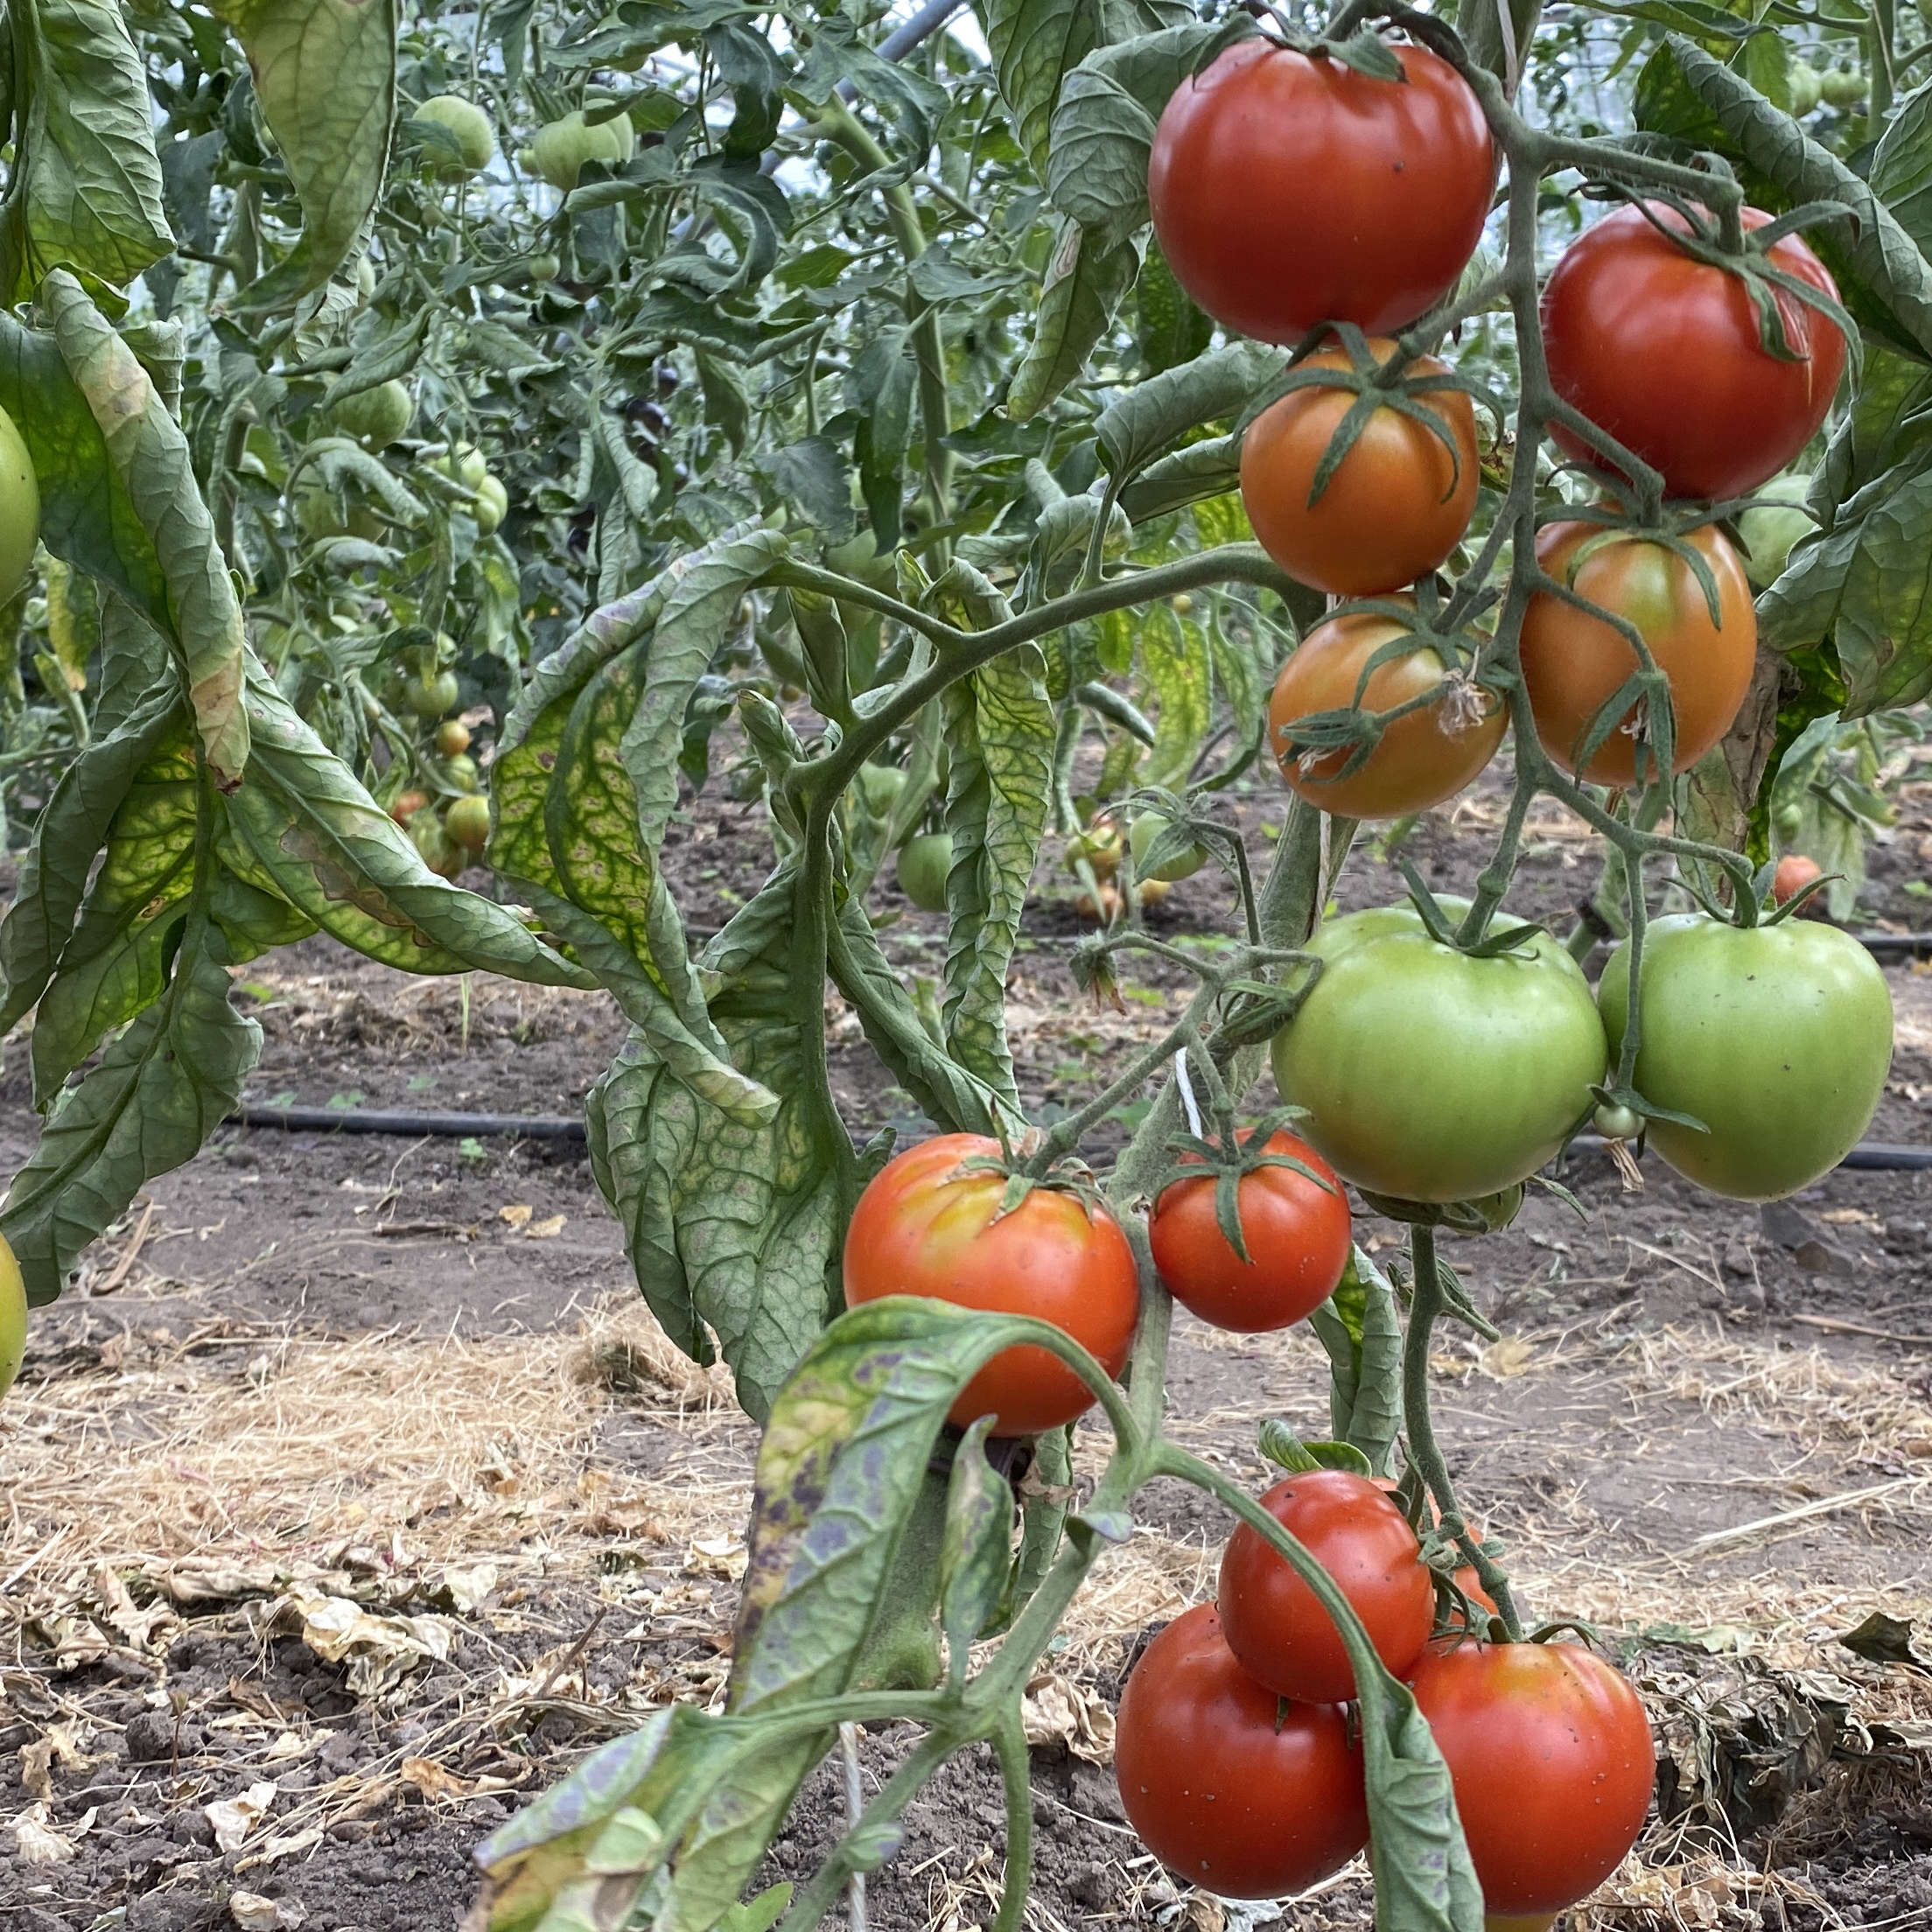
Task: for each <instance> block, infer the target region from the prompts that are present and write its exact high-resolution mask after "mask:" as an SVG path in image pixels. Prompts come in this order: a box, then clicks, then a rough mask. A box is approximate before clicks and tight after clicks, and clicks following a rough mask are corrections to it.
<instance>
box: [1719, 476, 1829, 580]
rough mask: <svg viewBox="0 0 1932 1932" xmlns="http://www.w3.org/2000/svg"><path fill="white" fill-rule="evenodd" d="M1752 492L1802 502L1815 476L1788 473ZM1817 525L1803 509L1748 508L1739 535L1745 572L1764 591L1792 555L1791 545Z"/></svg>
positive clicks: (1791, 501) (1768, 505) (1766, 506)
mask: <svg viewBox="0 0 1932 1932" xmlns="http://www.w3.org/2000/svg"><path fill="white" fill-rule="evenodd" d="M1810 493H1811V479H1810V477H1809V476H1806V475H1804V474H1803V473H1801V472H1797V471H1794V472H1792V473H1791V474H1790V475H1789V476H1775V477H1773V478H1772V479H1771V480H1770V481H1769V482H1768V483H1761V484H1760V485H1759V486H1758V487H1757V488H1756V489H1755V490H1754V492H1753V494H1754V496H1769V497H1775V498H1776V499H1777V500H1778V503H1781V504H1782V503H1803V501H1804V500H1805V498H1806V497H1807V496H1809V495H1810ZM1815 529H1817V524H1816V523H1814V522H1813V521H1811V519H1810V517H1809V516H1807V515H1806V514H1804V512H1803V510H1799V509H1791V510H1786V509H1780V508H1778V507H1775V505H1772V504H1766V505H1764V506H1763V507H1761V508H1758V509H1754V510H1747V511H1746V512H1745V513H1744V514H1743V515H1742V516H1740V518H1739V519H1738V535H1740V536H1741V537H1742V538H1743V539H1744V542H1745V550H1746V555H1745V559H1744V574H1745V575H1746V576H1747V577H1749V578H1750V579H1751V581H1752V583H1753V584H1754V585H1755V586H1756V587H1757V588H1758V589H1759V590H1762V589H1763V588H1764V587H1765V585H1766V584H1770V583H1773V582H1775V580H1776V578H1777V576H1778V573H1779V572H1780V571H1781V570H1783V568H1784V564H1785V559H1786V558H1787V557H1789V556H1790V554H1791V546H1792V545H1793V544H1794V543H1796V542H1797V541H1798V539H1799V538H1800V537H1803V536H1809V535H1810V534H1811V532H1812V531H1813V530H1815Z"/></svg>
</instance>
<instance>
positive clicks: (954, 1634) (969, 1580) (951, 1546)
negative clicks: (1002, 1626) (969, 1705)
mask: <svg viewBox="0 0 1932 1932" xmlns="http://www.w3.org/2000/svg"><path fill="white" fill-rule="evenodd" d="M992 1424H993V1418H991V1416H982V1417H981V1418H979V1420H978V1421H977V1422H976V1423H974V1424H973V1425H972V1426H971V1427H970V1428H969V1429H968V1430H967V1432H966V1435H965V1439H964V1440H963V1442H961V1444H960V1445H959V1447H958V1448H957V1449H956V1451H955V1452H954V1454H953V1473H952V1480H951V1482H950V1484H949V1488H948V1490H947V1495H946V1540H945V1544H944V1545H943V1547H942V1550H941V1551H940V1562H939V1590H940V1621H941V1622H942V1624H943V1625H944V1627H945V1631H946V1646H947V1652H948V1657H949V1664H950V1668H951V1672H952V1679H953V1682H954V1683H955V1684H963V1682H964V1681H965V1677H966V1660H967V1657H968V1655H969V1654H970V1651H971V1649H972V1646H973V1641H974V1639H975V1638H977V1636H978V1635H979V1634H980V1632H981V1631H982V1630H984V1629H985V1628H986V1627H987V1625H988V1624H989V1623H991V1621H992V1619H993V1615H994V1613H995V1612H996V1611H997V1610H998V1607H999V1604H1000V1600H1001V1599H1002V1598H1003V1597H1004V1596H1005V1593H1006V1587H1007V1581H1008V1579H1009V1578H1010V1576H1011V1575H1012V1567H1013V1491H1012V1484H1011V1483H1009V1482H1008V1481H1006V1479H1005V1476H1003V1475H1001V1474H999V1472H998V1470H997V1469H995V1468H994V1467H992V1465H991V1463H990V1462H988V1461H987V1460H986V1433H987V1432H988V1430H990V1429H991V1427H992Z"/></svg>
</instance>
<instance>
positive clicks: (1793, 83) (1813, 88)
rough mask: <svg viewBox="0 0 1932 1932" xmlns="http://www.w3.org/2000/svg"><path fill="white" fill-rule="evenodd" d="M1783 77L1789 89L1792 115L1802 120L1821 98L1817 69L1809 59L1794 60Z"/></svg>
mask: <svg viewBox="0 0 1932 1932" xmlns="http://www.w3.org/2000/svg"><path fill="white" fill-rule="evenodd" d="M1785 78H1786V81H1787V83H1788V84H1789V87H1790V89H1791V113H1792V116H1793V117H1794V118H1795V119H1796V120H1800V121H1802V120H1803V118H1804V117H1805V116H1806V115H1808V114H1810V112H1811V110H1812V109H1814V108H1816V107H1817V104H1818V102H1819V100H1820V99H1821V98H1822V90H1821V88H1820V85H1819V82H1820V78H1821V77H1820V75H1819V73H1818V70H1817V68H1816V67H1814V66H1812V65H1811V64H1810V61H1807V60H1794V61H1793V62H1792V63H1791V66H1790V68H1789V72H1788V73H1787V74H1786V76H1785Z"/></svg>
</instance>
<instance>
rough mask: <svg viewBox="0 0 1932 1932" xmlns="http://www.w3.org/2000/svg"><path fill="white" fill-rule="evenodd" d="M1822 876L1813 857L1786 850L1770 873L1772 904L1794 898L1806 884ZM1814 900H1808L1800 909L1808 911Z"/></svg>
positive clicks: (1822, 871) (1779, 903)
mask: <svg viewBox="0 0 1932 1932" xmlns="http://www.w3.org/2000/svg"><path fill="white" fill-rule="evenodd" d="M1823 878H1824V868H1823V867H1822V866H1821V865H1819V864H1818V862H1817V859H1815V858H1806V857H1805V856H1804V854H1803V852H1787V853H1786V854H1785V855H1784V857H1783V858H1781V859H1780V860H1779V861H1778V869H1777V871H1776V872H1774V873H1772V875H1771V902H1772V904H1773V905H1775V906H1782V905H1785V904H1786V903H1787V902H1788V901H1789V900H1792V899H1795V898H1796V896H1797V894H1798V893H1802V892H1803V890H1804V889H1805V887H1806V886H1810V884H1812V883H1813V882H1814V881H1815V880H1817V879H1823ZM1815 903H1816V900H1807V901H1806V902H1805V904H1804V905H1803V907H1801V908H1800V910H1801V911H1803V912H1810V910H1811V907H1812V906H1813V905H1814V904H1815Z"/></svg>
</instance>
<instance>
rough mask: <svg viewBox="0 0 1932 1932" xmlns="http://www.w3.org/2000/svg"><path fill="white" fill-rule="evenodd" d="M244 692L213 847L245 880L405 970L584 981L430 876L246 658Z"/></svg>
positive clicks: (488, 906)
mask: <svg viewBox="0 0 1932 1932" xmlns="http://www.w3.org/2000/svg"><path fill="white" fill-rule="evenodd" d="M247 692H248V725H249V729H250V730H251V732H252V733H253V736H254V746H255V749H254V755H253V756H252V758H251V759H250V760H249V765H248V778H247V780H246V781H244V782H243V783H242V786H241V787H240V788H237V789H236V790H235V792H234V793H233V794H232V795H230V797H229V798H228V802H227V823H228V835H229V836H228V840H227V841H226V842H225V844H224V846H223V853H222V856H223V858H224V859H225V860H226V861H227V863H228V864H229V865H231V866H232V867H233V869H234V870H235V872H236V873H237V874H238V875H239V876H240V877H241V878H242V879H244V880H246V881H248V883H250V884H252V885H254V886H256V887H257V888H258V889H259V890H262V891H264V892H267V893H270V894H271V895H273V896H278V897H280V898H283V899H285V900H288V901H289V903H290V905H292V906H295V907H299V908H300V909H301V910H302V911H303V912H304V913H305V914H307V915H308V916H309V917H310V918H311V919H312V920H313V921H315V923H316V924H317V925H318V926H319V927H320V928H322V929H323V930H324V931H325V932H327V933H332V934H333V935H334V936H335V937H336V938H337V939H339V940H340V941H341V942H343V944H344V945H346V946H351V947H353V948H354V949H355V950H356V951H358V952H360V953H363V954H366V955H367V956H368V957H369V958H371V959H377V960H381V961H383V962H384V963H387V964H389V965H393V966H400V967H402V968H403V969H404V970H406V971H409V972H412V973H458V972H464V971H466V970H470V969H471V968H480V969H482V970H486V971H488V972H494V973H501V974H502V975H504V977H506V978H509V979H521V980H528V981H530V982H532V983H534V984H537V985H543V986H584V985H589V984H592V982H591V980H590V979H589V977H588V976H587V975H585V974H584V973H583V972H582V971H580V970H577V969H576V968H574V967H571V966H570V965H568V964H567V963H565V962H564V961H563V960H562V959H560V958H559V957H558V956H557V955H556V953H554V952H553V951H551V949H549V947H548V946H546V945H545V944H544V943H543V942H542V941H541V940H540V939H538V938H537V936H536V935H535V934H534V933H532V932H531V931H529V930H528V928H526V927H525V926H524V925H523V924H522V923H521V921H519V920H518V919H517V918H516V917H515V916H514V914H512V913H511V912H510V911H509V910H508V909H507V908H506V907H501V906H499V905H497V904H495V903H494V902H493V900H487V899H482V898H479V896H478V895H477V894H476V893H466V892H465V891H463V890H462V889H461V888H460V887H459V886H451V884H449V883H448V881H447V880H444V879H438V878H437V876H436V874H435V873H433V872H430V869H429V868H428V866H427V865H424V864H423V857H422V854H421V853H419V852H418V851H416V847H415V845H414V844H411V842H410V840H409V835H408V834H407V833H406V832H404V831H403V830H402V827H401V826H400V825H398V824H397V823H395V820H394V819H392V818H391V817H390V816H389V815H388V813H387V812H386V811H384V810H383V809H382V808H381V806H380V805H378V804H377V803H376V802H375V801H374V799H373V798H371V797H370V796H369V795H368V793H367V791H365V790H364V789H363V788H362V786H361V785H360V782H359V781H357V779H356V778H355V775H354V774H353V773H352V772H351V771H350V770H349V768H348V767H347V766H346V765H344V764H343V763H342V761H341V760H339V758H337V757H336V756H335V755H334V754H333V753H331V752H330V751H328V750H327V749H326V748H325V746H323V744H322V742H321V740H320V739H318V738H317V737H316V735H315V733H314V732H311V730H310V729H309V727H308V726H307V725H305V724H304V723H303V721H302V720H301V718H298V717H297V715H296V712H295V711H294V709H293V708H292V707H291V706H290V704H289V702H288V700H287V699H286V698H285V697H283V695H282V693H281V691H280V690H278V689H277V688H276V685H275V684H274V683H273V682H272V681H271V680H270V679H269V676H268V675H267V673H266V672H264V671H263V670H262V669H261V667H260V666H259V665H258V664H256V663H255V662H254V660H253V659H252V658H251V659H250V660H249V662H248V687H247Z"/></svg>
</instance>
